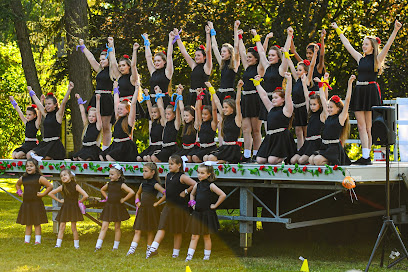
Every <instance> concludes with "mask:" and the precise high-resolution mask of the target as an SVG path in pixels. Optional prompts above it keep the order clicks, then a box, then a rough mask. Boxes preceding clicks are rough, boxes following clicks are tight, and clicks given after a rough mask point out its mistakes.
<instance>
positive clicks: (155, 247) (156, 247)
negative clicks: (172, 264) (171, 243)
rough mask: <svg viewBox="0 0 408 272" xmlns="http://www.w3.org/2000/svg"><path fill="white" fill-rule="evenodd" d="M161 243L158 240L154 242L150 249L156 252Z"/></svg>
mask: <svg viewBox="0 0 408 272" xmlns="http://www.w3.org/2000/svg"><path fill="white" fill-rule="evenodd" d="M159 245H160V244H159V243H158V242H153V243H152V245H151V246H150V251H151V252H155V251H156V250H157V249H158V248H159Z"/></svg>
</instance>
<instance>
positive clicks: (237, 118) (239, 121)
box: [235, 79, 244, 127]
mask: <svg viewBox="0 0 408 272" xmlns="http://www.w3.org/2000/svg"><path fill="white" fill-rule="evenodd" d="M242 86H244V81H242V79H240V80H239V81H238V85H237V97H236V98H235V108H236V112H237V113H236V115H235V124H236V125H237V126H238V127H241V124H242V113H241V90H242Z"/></svg>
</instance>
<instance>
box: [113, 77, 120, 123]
mask: <svg viewBox="0 0 408 272" xmlns="http://www.w3.org/2000/svg"><path fill="white" fill-rule="evenodd" d="M118 86H119V84H118V82H117V81H116V80H115V81H114V82H113V106H114V111H115V118H116V120H118V119H119V115H118V106H119V102H120V98H119V89H118Z"/></svg>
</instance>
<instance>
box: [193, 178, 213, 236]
mask: <svg viewBox="0 0 408 272" xmlns="http://www.w3.org/2000/svg"><path fill="white" fill-rule="evenodd" d="M210 185H211V183H210V182H209V181H208V180H207V179H206V180H203V181H200V182H198V183H197V189H196V195H195V201H196V204H195V210H194V211H193V213H192V214H191V215H190V217H189V220H188V223H187V228H186V232H188V233H191V234H195V235H206V234H212V233H216V232H217V231H218V229H219V228H220V223H219V222H218V216H217V213H216V212H215V210H213V209H211V208H210V206H211V196H212V195H213V194H214V193H213V192H212V191H211V189H210Z"/></svg>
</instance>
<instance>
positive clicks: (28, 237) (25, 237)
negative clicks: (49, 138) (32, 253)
mask: <svg viewBox="0 0 408 272" xmlns="http://www.w3.org/2000/svg"><path fill="white" fill-rule="evenodd" d="M30 240H31V235H24V242H25V243H30Z"/></svg>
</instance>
